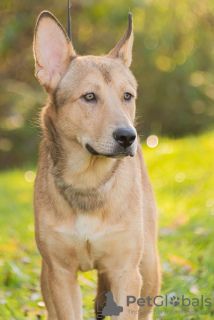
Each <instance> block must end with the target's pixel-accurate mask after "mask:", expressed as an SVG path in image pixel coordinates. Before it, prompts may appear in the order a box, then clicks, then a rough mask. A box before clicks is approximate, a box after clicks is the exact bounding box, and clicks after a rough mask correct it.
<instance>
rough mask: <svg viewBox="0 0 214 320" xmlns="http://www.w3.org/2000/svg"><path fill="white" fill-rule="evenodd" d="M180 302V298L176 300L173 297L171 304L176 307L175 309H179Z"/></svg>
mask: <svg viewBox="0 0 214 320" xmlns="http://www.w3.org/2000/svg"><path fill="white" fill-rule="evenodd" d="M178 300H179V298H178V297H177V298H176V297H175V296H173V297H171V301H170V304H172V305H174V307H177V306H178V305H179V304H180V302H179V301H178Z"/></svg>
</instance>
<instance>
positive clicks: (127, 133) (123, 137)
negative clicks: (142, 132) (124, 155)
mask: <svg viewBox="0 0 214 320" xmlns="http://www.w3.org/2000/svg"><path fill="white" fill-rule="evenodd" d="M113 137H114V139H115V140H116V141H117V142H118V143H119V145H121V146H122V147H124V148H127V147H130V146H131V145H132V143H133V142H134V141H135V139H136V133H135V131H134V130H133V129H132V128H121V129H117V130H116V131H114V132H113Z"/></svg>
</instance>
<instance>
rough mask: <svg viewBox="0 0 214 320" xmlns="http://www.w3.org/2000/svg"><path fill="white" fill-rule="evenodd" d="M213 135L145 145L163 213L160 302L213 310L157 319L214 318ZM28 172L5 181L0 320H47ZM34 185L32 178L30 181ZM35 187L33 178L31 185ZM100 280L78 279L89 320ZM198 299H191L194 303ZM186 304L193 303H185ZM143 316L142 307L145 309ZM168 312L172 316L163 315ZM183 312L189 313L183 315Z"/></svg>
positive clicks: (1, 177) (6, 175)
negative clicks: (206, 304)
mask: <svg viewBox="0 0 214 320" xmlns="http://www.w3.org/2000/svg"><path fill="white" fill-rule="evenodd" d="M213 136H214V132H211V133H208V134H204V135H201V136H199V137H188V138H184V139H180V140H175V141H174V140H168V139H160V141H159V144H158V146H157V147H155V148H153V149H151V148H149V147H148V146H147V145H145V144H144V145H143V150H144V156H145V159H146V163H147V167H148V169H149V174H150V178H151V180H152V183H153V187H154V191H155V194H156V199H157V204H158V209H159V251H160V257H161V266H162V290H161V295H163V296H165V295H168V296H169V299H170V297H171V296H173V295H174V296H176V297H179V298H180V301H181V297H182V295H184V296H185V297H186V298H189V299H191V301H195V304H197V303H196V302H197V300H196V299H199V302H200V303H201V295H203V296H204V299H205V298H211V301H212V306H211V307H200V306H194V307H193V306H191V305H190V306H188V307H183V308H182V307H181V305H179V306H177V307H173V306H172V305H170V304H169V306H167V307H166V306H165V307H164V306H163V307H161V308H159V307H156V309H155V312H156V314H155V319H157V320H160V319H166V320H169V319H170V320H171V319H175V320H177V319H182V320H183V319H192V320H193V319H194V320H196V319H203V320H205V319H206V320H208V319H212V318H213V314H214V305H213V303H214V276H213V274H214V272H213V266H214V254H213V253H214V190H213V185H214V166H213V164H214V139H213ZM28 170H29V168H27V169H26V168H25V169H23V170H11V171H7V172H3V173H1V174H0V199H1V200H0V248H1V250H0V319H3V320H10V319H19V320H21V319H29V320H31V319H45V308H44V304H43V302H42V298H41V295H40V288H39V273H40V261H41V259H40V255H39V253H38V251H37V249H36V246H35V241H34V226H33V208H32V192H33V183H32V182H28V181H26V179H25V172H26V171H28ZM27 179H28V178H27ZM28 180H29V179H28ZM95 279H96V273H95V272H94V271H93V272H87V273H84V274H80V275H79V280H80V284H81V288H82V293H83V310H84V320H89V319H93V318H94V313H93V302H92V300H93V299H94V297H95V294H96V280H95ZM193 298H194V299H195V300H192V299H193ZM186 302H187V300H186ZM141 309H143V308H141ZM163 312H165V314H163ZM181 312H183V314H181Z"/></svg>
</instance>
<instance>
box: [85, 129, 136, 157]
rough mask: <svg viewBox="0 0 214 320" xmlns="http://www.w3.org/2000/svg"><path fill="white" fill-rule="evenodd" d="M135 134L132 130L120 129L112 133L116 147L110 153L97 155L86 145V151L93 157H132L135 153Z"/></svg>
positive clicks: (97, 153)
mask: <svg viewBox="0 0 214 320" xmlns="http://www.w3.org/2000/svg"><path fill="white" fill-rule="evenodd" d="M136 137H137V135H136V132H135V131H134V130H133V129H132V128H120V129H117V130H116V131H114V132H113V138H114V140H115V142H116V146H115V148H114V150H113V152H112V153H99V152H97V151H96V150H95V149H94V148H93V147H92V146H91V145H89V144H88V143H87V144H86V146H85V147H86V149H87V150H88V152H89V153H90V154H91V155H93V156H98V155H100V156H105V157H108V158H123V157H127V156H131V157H133V156H134V155H135V152H136V150H135V149H136V148H134V146H133V144H134V142H135V140H136Z"/></svg>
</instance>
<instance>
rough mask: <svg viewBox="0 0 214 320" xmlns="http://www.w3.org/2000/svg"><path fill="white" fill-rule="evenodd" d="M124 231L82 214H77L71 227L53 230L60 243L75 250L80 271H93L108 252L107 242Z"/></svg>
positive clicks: (119, 227)
mask: <svg viewBox="0 0 214 320" xmlns="http://www.w3.org/2000/svg"><path fill="white" fill-rule="evenodd" d="M125 230H126V228H124V227H123V226H122V225H114V226H113V227H112V224H111V225H110V224H107V223H106V221H105V223H103V221H102V218H100V217H97V216H91V215H90V214H84V213H83V214H78V216H77V218H76V219H75V221H74V223H73V224H72V225H70V224H66V225H65V224H61V225H60V226H58V227H56V228H55V231H56V232H57V233H58V234H59V235H60V237H61V238H62V241H63V242H66V245H68V246H70V247H72V248H75V251H76V255H77V259H78V260H79V265H80V269H81V270H82V271H86V270H91V269H93V268H94V264H95V263H96V261H97V260H99V259H101V257H102V256H103V255H105V253H107V252H108V251H109V248H110V246H109V245H108V244H109V241H112V240H113V238H114V236H115V235H117V237H118V233H124V231H125ZM117 239H118V238H117Z"/></svg>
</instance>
